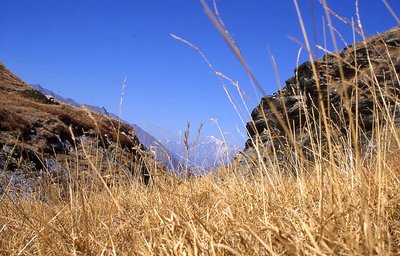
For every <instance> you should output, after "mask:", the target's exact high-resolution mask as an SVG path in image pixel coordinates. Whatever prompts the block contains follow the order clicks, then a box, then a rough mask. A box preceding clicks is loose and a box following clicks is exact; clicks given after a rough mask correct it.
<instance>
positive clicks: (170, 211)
mask: <svg viewBox="0 0 400 256" xmlns="http://www.w3.org/2000/svg"><path fill="white" fill-rule="evenodd" d="M393 154H395V155H398V153H397V154H396V152H394V153H393ZM388 157H390V159H392V161H394V162H389V161H387V159H384V158H382V159H376V161H370V162H369V163H368V164H365V166H363V167H362V168H361V169H360V170H359V171H356V170H354V169H352V168H351V167H350V166H349V165H348V167H347V168H346V167H344V168H343V167H341V168H339V166H334V167H332V168H331V170H330V171H329V172H327V171H325V170H321V169H320V168H322V166H318V165H317V166H316V167H315V169H314V170H308V173H304V174H301V175H299V176H295V175H290V174H287V175H272V177H271V181H272V183H271V182H270V181H269V180H267V179H266V178H265V176H258V177H256V178H255V179H244V178H243V177H241V176H238V175H235V174H234V173H231V172H229V171H227V172H224V173H223V174H222V173H215V174H210V175H207V176H204V177H201V178H196V179H190V180H183V179H179V178H177V177H171V176H168V175H166V174H158V175H155V176H154V178H153V182H152V184H151V185H150V186H149V187H145V186H144V185H142V184H140V183H138V182H135V181H134V180H130V181H129V180H128V181H127V180H120V181H116V182H115V183H114V185H112V186H111V188H110V191H111V193H112V196H111V194H110V193H109V192H108V191H107V189H106V188H105V187H104V186H103V185H102V183H101V182H100V181H99V180H97V181H96V180H94V181H93V180H91V183H88V182H84V181H82V180H75V181H72V182H71V184H70V186H69V189H67V193H66V195H63V196H62V192H61V189H60V188H59V187H56V186H54V185H49V186H48V187H47V188H46V196H45V197H44V199H43V197H40V196H39V193H38V194H34V195H32V197H30V198H18V199H15V198H13V199H11V198H8V197H7V196H6V195H3V196H2V198H1V204H0V234H1V236H0V237H1V238H0V254H2V255H18V254H22V255H32V254H34V255H47V254H52V255H70V254H71V255H101V254H104V255H197V254H213V255H232V254H234V255H260V254H261V255H263V254H265V255H274V254H289V255H297V254H315V255H322V254H335V255H336V254H348V255H371V254H380V255H385V254H393V255H395V254H398V253H400V233H399V232H400V214H399V211H400V186H399V185H400V184H399V177H400V176H399V174H400V170H399V168H398V164H399V162H398V161H396V160H395V158H393V157H391V156H388ZM385 163H391V164H390V165H385ZM321 180H322V181H323V182H321Z"/></svg>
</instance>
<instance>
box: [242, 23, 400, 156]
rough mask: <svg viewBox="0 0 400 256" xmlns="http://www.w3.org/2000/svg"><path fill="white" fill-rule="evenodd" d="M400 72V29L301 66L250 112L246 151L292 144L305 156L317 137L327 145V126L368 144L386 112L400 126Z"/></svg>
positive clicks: (269, 149)
mask: <svg viewBox="0 0 400 256" xmlns="http://www.w3.org/2000/svg"><path fill="white" fill-rule="evenodd" d="M313 66H314V67H315V70H316V72H315V73H314V72H313ZM399 72H400V27H397V28H394V29H391V30H389V31H387V32H385V33H382V34H379V35H377V36H375V37H373V38H370V39H367V40H364V41H361V42H358V43H356V44H354V45H351V46H348V47H346V48H345V49H343V51H342V52H340V53H329V54H327V55H325V56H323V57H322V58H320V59H318V60H315V61H314V62H313V63H311V62H305V63H303V64H301V65H300V66H298V67H297V68H296V69H295V71H294V73H295V75H294V76H293V77H291V78H290V79H288V80H287V81H286V85H285V87H284V88H283V89H282V90H280V91H278V92H277V93H275V94H273V95H271V96H266V97H264V98H263V99H262V100H261V103H260V104H259V105H258V106H257V107H256V108H255V109H254V110H253V111H252V113H251V118H252V120H251V121H250V122H249V123H248V124H247V132H248V135H249V139H248V141H247V142H246V145H245V150H244V155H245V156H251V155H252V154H253V155H254V153H255V149H256V148H258V149H262V150H263V152H265V151H268V152H273V150H271V149H272V148H274V151H275V152H278V153H279V152H282V151H283V150H282V149H283V148H286V149H287V148H289V149H291V150H293V147H294V145H295V146H296V147H298V148H301V149H302V150H301V151H302V152H303V153H304V154H307V150H310V143H311V141H312V140H313V139H314V140H315V138H312V137H313V136H314V135H317V137H319V138H320V142H321V143H320V146H321V147H322V146H324V143H325V142H326V139H327V138H326V130H327V128H326V127H330V128H329V129H330V133H329V136H333V135H334V136H341V135H343V134H349V130H353V134H357V136H358V137H359V142H360V145H362V144H363V143H364V144H365V142H366V141H368V137H369V136H371V132H372V131H373V130H374V127H376V125H377V124H378V123H380V124H384V123H385V122H386V120H387V118H390V115H388V113H391V114H392V115H391V116H392V117H393V116H394V117H395V122H396V124H399V117H400V113H399V110H398V104H399V96H400V86H399ZM324 117H325V120H326V122H324ZM355 130H357V132H355ZM350 133H351V132H350Z"/></svg>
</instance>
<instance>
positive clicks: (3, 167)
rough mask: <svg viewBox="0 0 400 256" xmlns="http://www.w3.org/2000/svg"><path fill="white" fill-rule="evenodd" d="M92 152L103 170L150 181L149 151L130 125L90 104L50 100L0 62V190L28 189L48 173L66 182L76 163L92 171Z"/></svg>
mask: <svg viewBox="0 0 400 256" xmlns="http://www.w3.org/2000/svg"><path fill="white" fill-rule="evenodd" d="M93 156H95V158H94V160H93V161H92V162H93V163H94V164H95V165H96V168H98V169H99V170H101V171H104V170H106V171H110V172H113V174H115V175H118V173H117V172H118V171H120V172H124V174H123V175H130V176H134V177H137V178H139V179H141V180H142V181H144V182H145V183H148V182H149V178H150V176H149V170H148V168H147V167H146V166H150V165H149V164H150V163H147V161H151V156H150V155H149V154H148V153H147V152H146V149H145V147H144V146H143V145H142V144H141V143H140V142H139V140H138V138H137V137H136V134H135V132H134V130H133V128H132V127H130V126H128V125H126V124H124V123H118V121H117V120H115V119H113V118H110V117H108V116H105V115H102V114H99V113H95V112H93V111H90V110H85V109H82V108H77V107H75V106H71V105H68V104H63V103H59V104H54V102H52V101H51V100H49V99H48V97H46V96H45V95H44V94H42V93H41V92H39V91H37V90H34V89H33V88H31V87H30V86H28V85H27V84H25V83H24V82H23V81H22V80H20V79H19V78H18V77H16V76H15V75H14V74H12V73H11V72H10V71H9V70H8V69H7V68H6V67H5V66H4V65H2V64H1V63H0V193H2V191H5V190H7V191H8V192H10V194H13V193H14V192H15V193H18V194H21V193H22V194H24V193H29V192H30V191H33V190H34V189H37V185H40V183H41V181H42V180H43V178H44V177H45V176H46V175H47V176H50V177H51V180H52V181H53V182H56V183H59V184H65V183H67V182H68V179H69V176H68V175H69V173H70V171H71V170H72V169H78V168H76V166H79V172H81V173H84V172H90V171H92V172H93V170H91V169H92V166H91V164H90V163H89V162H88V159H90V158H91V157H93ZM153 161H154V160H153ZM153 165H154V162H153ZM102 174H103V173H102ZM104 174H108V173H104ZM20 192H21V193H20Z"/></svg>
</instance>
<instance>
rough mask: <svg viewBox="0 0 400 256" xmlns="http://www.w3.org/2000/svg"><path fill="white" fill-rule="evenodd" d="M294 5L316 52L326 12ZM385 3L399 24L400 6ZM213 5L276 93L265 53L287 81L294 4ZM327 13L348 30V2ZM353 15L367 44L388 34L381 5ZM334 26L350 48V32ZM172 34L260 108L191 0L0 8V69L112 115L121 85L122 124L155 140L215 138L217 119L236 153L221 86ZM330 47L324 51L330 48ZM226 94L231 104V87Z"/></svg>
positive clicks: (294, 45)
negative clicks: (183, 133) (199, 133)
mask: <svg viewBox="0 0 400 256" xmlns="http://www.w3.org/2000/svg"><path fill="white" fill-rule="evenodd" d="M299 2H300V3H299V4H300V8H301V11H302V15H303V16H304V21H305V23H306V27H307V31H308V33H309V35H310V38H314V36H313V35H312V31H313V27H315V28H316V32H317V33H316V39H317V43H319V44H321V45H323V33H322V27H323V26H322V16H324V12H323V10H322V8H321V6H320V4H319V3H318V0H314V1H310V0H299ZM387 2H388V3H389V4H390V5H391V7H392V8H393V10H394V11H395V12H397V14H398V15H399V14H400V2H399V1H397V0H388V1H387ZM211 3H212V2H210V4H211ZM311 3H313V8H311ZM217 4H218V7H219V11H220V14H221V16H222V18H223V20H224V23H225V24H226V26H227V27H228V29H229V30H230V32H231V33H232V35H233V36H234V38H235V39H236V41H237V43H238V45H239V47H240V48H241V51H242V53H243V55H244V57H245V58H246V59H247V62H248V64H249V65H250V67H251V68H252V70H253V72H254V73H255V75H256V76H257V78H258V80H259V81H260V82H261V83H262V85H263V87H264V90H265V91H266V92H267V93H268V94H271V93H273V92H275V91H276V90H277V88H278V83H277V80H276V78H275V75H274V71H273V67H272V65H271V58H270V55H269V53H268V49H270V51H271V53H272V54H273V55H274V58H275V60H276V63H277V67H278V70H279V77H280V80H281V81H282V82H283V81H285V80H286V79H288V78H289V77H290V76H292V75H293V70H294V68H295V65H296V58H297V52H298V50H299V47H300V45H299V43H298V42H295V41H293V40H292V39H289V36H290V37H293V38H296V39H297V40H298V41H300V42H304V39H303V37H302V34H301V29H300V25H299V21H298V18H297V14H296V10H295V6H294V3H293V1H292V0H279V1H266V0H264V1H261V0H253V1H251V0H248V1H245V0H217ZM328 5H329V6H330V7H331V8H332V9H333V10H335V11H336V12H337V13H339V14H340V15H342V16H343V17H345V18H347V19H349V20H350V19H351V18H352V17H354V18H355V2H354V1H352V0H336V1H328ZM312 10H314V15H312V13H313V12H312ZM360 15H361V21H362V24H363V26H364V29H365V31H366V33H367V34H369V35H374V34H376V33H377V32H382V31H385V30H387V29H389V28H391V27H394V26H396V20H395V19H394V18H393V17H392V16H391V14H390V12H389V11H388V10H387V8H386V7H385V5H384V4H383V2H382V1H381V0H361V1H360ZM313 17H314V19H313ZM332 19H333V25H334V26H335V27H336V29H337V30H338V31H340V32H341V33H342V35H343V37H344V38H345V39H346V40H347V41H348V42H349V43H352V31H351V29H350V27H349V26H347V25H345V24H343V23H341V22H340V21H338V20H337V19H335V18H332ZM170 33H173V34H176V35H178V36H180V37H182V38H184V39H186V40H188V41H190V42H192V43H193V44H195V45H197V46H198V47H199V48H201V50H202V51H203V52H204V53H205V55H206V56H207V58H208V59H209V60H210V62H211V63H212V64H213V65H214V66H215V67H216V69H218V70H219V71H221V72H223V73H224V74H225V75H228V76H229V77H231V78H232V79H233V80H235V81H239V83H240V85H241V87H242V89H243V90H244V91H245V93H246V103H247V104H248V107H249V109H250V110H251V109H253V108H254V107H255V106H256V105H257V104H258V103H259V101H260V97H261V95H260V94H259V93H258V95H257V94H256V93H255V92H254V90H253V86H252V84H251V82H250V80H249V78H248V76H247V75H246V73H245V72H244V71H243V68H242V67H241V66H240V64H239V63H238V61H237V60H236V59H235V57H234V56H233V54H232V53H231V52H230V50H229V48H228V47H227V45H226V44H225V42H224V41H223V39H222V38H221V36H220V35H219V34H218V32H217V30H216V29H215V27H214V26H213V25H212V23H211V22H210V21H209V19H208V17H207V16H206V15H205V13H204V11H203V8H202V6H201V4H200V2H199V1H196V0H162V1H161V0H160V1H156V0H142V1H137V0H129V1H128V0H126V1H125V0H124V1H123V0H115V1H111V0H109V1H105V0H96V1H92V0H90V1H89V0H81V1H74V0H69V1H67V0H58V1H56V0H1V8H0V61H2V62H3V63H4V64H5V65H6V66H7V67H8V68H9V69H11V70H12V71H13V72H14V73H16V74H17V75H19V76H20V77H21V78H22V79H24V80H25V81H26V82H28V83H32V84H41V85H42V86H43V87H45V88H48V89H51V90H53V91H54V92H56V93H59V94H61V95H63V96H64V97H71V98H73V99H75V100H76V101H78V102H81V103H87V104H92V105H97V106H104V107H106V109H107V110H109V111H111V112H114V113H118V109H119V102H120V96H121V87H122V82H123V80H124V78H125V77H127V84H126V91H125V96H124V99H123V111H122V118H123V119H125V120H127V121H129V122H132V123H136V124H138V125H139V126H141V127H142V128H144V129H145V130H147V131H149V132H150V133H151V134H153V135H155V136H156V137H158V138H160V139H165V138H169V139H177V135H178V131H179V130H184V129H185V127H186V122H188V121H189V122H191V125H192V127H193V128H196V127H197V126H199V125H200V123H202V122H204V123H205V127H204V130H203V135H205V136H206V135H214V136H216V137H221V136H220V135H219V131H218V129H217V127H216V125H213V124H211V122H210V118H216V119H217V120H218V123H219V125H220V126H221V128H222V130H223V131H224V132H226V138H227V140H228V141H229V142H230V143H233V144H237V145H240V146H243V143H244V140H245V139H244V138H242V137H241V135H240V134H239V132H238V131H237V128H236V127H238V128H239V130H240V131H241V132H242V133H243V134H244V133H245V130H244V127H243V125H242V123H241V121H240V119H239V118H238V115H237V114H236V113H235V110H234V108H233V107H232V105H231V103H230V101H229V100H228V98H227V97H226V95H225V92H224V90H223V88H222V85H221V82H220V81H219V79H217V78H216V77H215V76H214V75H213V74H212V72H211V71H210V69H209V68H208V66H207V65H206V63H205V62H204V61H203V60H202V59H201V57H200V56H199V54H198V53H197V52H196V51H195V50H193V49H191V48H190V47H188V46H187V45H184V44H183V43H181V42H179V41H177V40H175V39H173V38H172V37H171V36H170ZM358 38H359V37H358ZM338 41H339V43H340V44H339V47H340V49H341V48H343V45H344V44H343V43H341V42H340V39H339V38H338ZM328 42H331V39H330V36H329V35H328ZM328 47H329V49H330V50H332V46H331V44H330V43H329V44H328ZM306 55H307V54H306V53H305V52H303V54H302V56H301V61H306V60H307V56H306ZM228 88H229V89H230V90H231V91H232V93H233V94H234V97H235V98H236V99H238V96H237V94H235V90H234V87H233V86H230V85H228ZM244 119H245V121H248V120H249V117H248V116H244ZM192 133H195V129H193V131H192Z"/></svg>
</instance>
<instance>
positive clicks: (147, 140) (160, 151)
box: [30, 84, 179, 169]
mask: <svg viewBox="0 0 400 256" xmlns="http://www.w3.org/2000/svg"><path fill="white" fill-rule="evenodd" d="M30 86H31V87H33V88H35V89H36V90H38V91H39V92H41V93H43V94H45V95H48V96H52V97H54V99H56V100H58V101H60V102H63V103H67V104H70V105H72V106H75V107H85V108H88V109H90V110H92V111H94V112H96V113H99V114H103V115H106V116H109V117H111V118H114V119H116V120H118V119H119V117H118V116H117V115H115V114H113V113H110V112H108V111H107V109H106V108H105V107H97V106H92V105H87V104H81V103H78V102H76V101H75V100H73V99H71V98H65V97H63V96H61V95H59V94H57V93H55V92H53V91H51V90H49V89H46V88H44V87H42V86H41V85H40V84H31V85H30ZM122 122H123V123H125V124H128V125H130V126H131V127H132V128H133V129H134V130H135V132H136V136H137V137H138V138H139V141H140V142H141V143H142V144H143V145H144V146H145V147H146V148H147V149H149V150H150V151H152V152H153V153H154V154H155V156H156V158H157V159H158V160H159V161H162V162H163V163H164V164H165V166H166V167H167V168H168V169H179V161H178V160H177V159H176V158H175V157H174V156H173V154H172V153H170V152H169V151H168V150H167V149H166V148H165V147H164V146H163V145H162V143H160V142H159V141H158V140H157V139H156V138H155V137H153V136H152V135H150V134H149V133H148V132H146V131H145V130H143V129H142V128H140V127H139V126H138V125H136V124H130V123H128V122H126V121H123V120H122Z"/></svg>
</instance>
